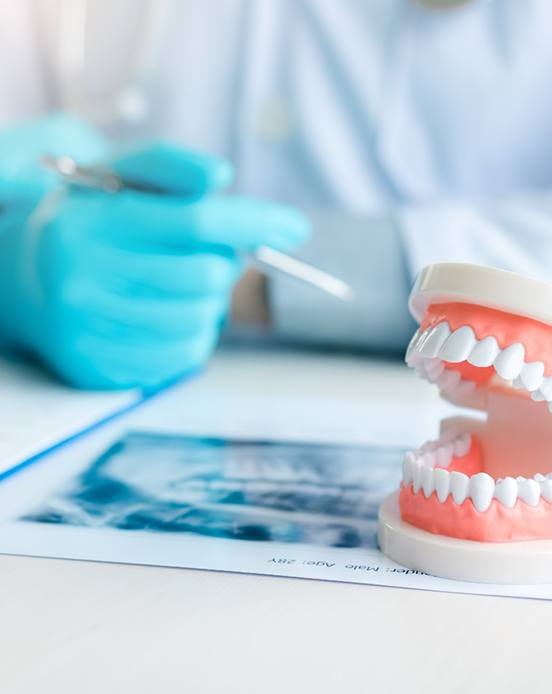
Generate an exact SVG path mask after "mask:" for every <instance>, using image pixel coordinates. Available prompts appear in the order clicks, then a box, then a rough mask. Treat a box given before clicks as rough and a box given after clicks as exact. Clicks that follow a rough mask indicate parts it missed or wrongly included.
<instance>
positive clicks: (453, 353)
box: [439, 325, 477, 364]
mask: <svg viewBox="0 0 552 694" xmlns="http://www.w3.org/2000/svg"><path fill="white" fill-rule="evenodd" d="M476 342H477V340H476V337H475V333H474V332H473V329H472V328H470V326H469V325H463V326H462V327H461V328H458V330H455V331H454V332H453V333H452V335H450V336H449V337H448V338H447V339H446V341H445V343H444V344H443V346H442V347H441V349H440V350H439V357H440V358H441V359H442V360H443V361H448V362H451V363H453V364H455V363H458V362H461V361H466V359H467V358H468V355H469V354H470V353H471V351H472V349H473V347H474V346H475V343H476Z"/></svg>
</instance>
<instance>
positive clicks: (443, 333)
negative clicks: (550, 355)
mask: <svg viewBox="0 0 552 694" xmlns="http://www.w3.org/2000/svg"><path fill="white" fill-rule="evenodd" d="M420 358H421V359H420ZM428 360H429V361H430V362H431V367H430V370H431V369H433V371H434V372H436V371H437V370H438V369H439V368H441V367H438V366H437V362H443V361H446V362H449V363H451V364H457V363H460V362H463V361H467V362H469V363H470V364H473V366H479V367H486V366H493V367H494V369H495V371H496V373H497V374H498V375H499V376H500V377H501V378H503V379H505V380H507V381H513V385H514V386H515V387H516V388H525V389H526V390H528V391H529V392H531V393H532V396H531V397H532V398H533V400H536V401H542V400H545V401H546V402H548V403H549V405H548V409H549V410H550V411H551V412H552V377H545V376H544V364H543V362H541V361H533V362H526V361H525V348H524V346H523V345H522V344H521V342H514V343H513V344H511V345H508V347H505V348H504V349H500V347H499V346H498V342H497V340H496V338H495V337H492V336H491V335H489V336H487V337H484V338H483V339H482V340H478V339H477V338H476V336H475V333H474V331H473V328H471V327H470V326H469V325H463V326H462V327H461V328H458V329H457V330H454V332H451V330H450V327H449V324H448V323H447V322H446V321H445V322H442V323H438V324H437V325H434V326H431V327H429V328H427V329H426V330H424V331H421V330H418V331H417V332H416V333H415V335H414V337H413V338H412V340H411V342H410V345H409V346H408V350H407V353H406V362H407V363H408V364H409V365H412V366H418V367H420V364H424V367H423V368H425V369H426V371H427V367H425V362H426V361H428ZM442 366H443V368H444V365H442ZM448 373H450V374H454V373H455V372H453V371H448V372H447V371H445V372H444V374H443V375H445V374H448ZM421 375H423V374H421ZM427 377H430V374H427ZM448 378H449V379H453V378H454V379H456V378H457V377H456V376H452V375H451V376H448ZM430 380H435V381H436V382H437V383H438V379H431V378H430ZM458 380H460V379H458ZM449 389H450V386H449Z"/></svg>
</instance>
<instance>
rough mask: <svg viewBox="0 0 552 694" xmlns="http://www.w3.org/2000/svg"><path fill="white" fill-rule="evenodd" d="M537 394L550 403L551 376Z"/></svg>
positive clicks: (551, 394) (545, 380)
mask: <svg viewBox="0 0 552 694" xmlns="http://www.w3.org/2000/svg"><path fill="white" fill-rule="evenodd" d="M537 393H540V394H541V395H542V396H543V399H544V400H547V401H548V402H550V401H551V400H552V377H551V376H549V377H548V378H545V379H544V380H543V382H542V383H541V385H540V388H539V389H538V391H537Z"/></svg>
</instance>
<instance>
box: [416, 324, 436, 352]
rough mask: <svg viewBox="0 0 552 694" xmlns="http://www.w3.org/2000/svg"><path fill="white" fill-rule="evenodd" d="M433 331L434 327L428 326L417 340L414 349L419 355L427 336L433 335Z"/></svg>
mask: <svg viewBox="0 0 552 694" xmlns="http://www.w3.org/2000/svg"><path fill="white" fill-rule="evenodd" d="M432 332H433V327H431V326H430V327H429V328H426V329H425V330H424V331H423V332H422V334H421V335H420V337H419V338H418V339H417V340H416V344H415V345H414V351H415V352H416V354H417V356H420V350H421V349H422V347H423V346H424V344H425V342H426V340H427V338H428V337H429V336H430V335H431V333H432Z"/></svg>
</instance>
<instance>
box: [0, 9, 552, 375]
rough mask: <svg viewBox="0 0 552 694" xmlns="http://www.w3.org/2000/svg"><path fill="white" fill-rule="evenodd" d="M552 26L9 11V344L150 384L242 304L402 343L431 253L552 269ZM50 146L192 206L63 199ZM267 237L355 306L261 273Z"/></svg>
mask: <svg viewBox="0 0 552 694" xmlns="http://www.w3.org/2000/svg"><path fill="white" fill-rule="evenodd" d="M551 19H552V6H551V5H550V3H549V2H547V1H546V0H527V1H526V2H520V0H464V1H461V0H457V1H454V0H423V1H422V0H387V1H386V2H379V1H378V0H341V1H339V2H338V1H336V0H225V1H224V2H218V1H217V0H181V1H178V0H109V1H108V0H88V1H86V0H20V2H18V3H13V2H10V1H9V0H0V128H1V129H0V289H1V290H2V293H1V294H0V339H2V341H3V342H4V343H5V344H7V345H11V346H16V347H21V348H24V349H26V350H29V351H30V352H32V353H34V354H36V355H37V356H38V357H39V358H41V359H42V360H43V361H44V362H45V363H46V364H48V365H49V366H50V367H51V368H53V369H54V370H55V371H56V372H57V373H58V374H59V375H60V376H62V377H63V378H65V379H66V380H68V381H70V382H71V383H74V384H75V385H78V386H81V387H91V388H95V387H127V386H134V385H138V386H154V385H157V384H159V383H161V382H163V381H165V380H167V379H170V378H173V377H175V376H177V375H178V374H180V373H184V372H186V371H187V370H189V369H191V368H196V367H198V366H200V365H201V364H203V363H204V362H205V361H206V360H207V359H208V357H209V355H210V354H211V352H212V350H213V349H214V347H215V345H216V343H217V340H218V336H219V332H220V330H221V328H222V326H223V325H224V324H225V322H226V320H227V315H228V312H229V310H230V300H231V297H233V307H232V311H233V316H234V320H235V321H236V322H237V323H241V322H248V321H251V322H253V323H256V324H268V325H269V326H270V329H271V331H272V332H273V333H274V334H275V335H278V336H281V337H282V338H284V339H288V340H293V341H296V342H301V343H310V344H320V345H331V346H340V347H348V348H353V347H354V348H364V349H372V350H384V351H388V352H399V351H400V350H401V349H403V347H404V345H405V343H406V341H407V339H408V337H409V335H410V333H411V330H412V325H411V319H410V318H409V316H408V313H407V308H406V303H407V296H408V290H409V287H410V284H411V282H412V280H413V277H414V274H415V273H416V271H417V270H418V269H419V268H420V267H421V266H423V265H426V264H428V263H431V262H435V261H439V260H457V261H469V262H478V263H485V264H490V265H495V266H499V267H503V268H506V269H512V270H517V271H519V272H522V273H525V274H529V275H532V276H535V277H539V278H541V279H545V280H546V279H548V278H549V276H550V267H552V265H551V262H552V235H551V231H550V225H551V222H552V192H551V189H552V156H551V154H550V153H549V152H548V144H549V143H550V142H552V137H551V135H552V96H549V90H548V88H547V87H548V74H549V72H550V67H552V44H551V43H550V40H549V36H548V30H547V27H548V26H549V22H550V20H551ZM46 152H48V153H53V154H68V155H71V156H73V157H74V158H75V159H76V160H77V161H78V162H80V163H101V164H106V163H107V164H109V166H111V167H113V168H114V169H115V170H116V171H118V172H120V173H123V174H125V175H128V176H129V177H133V178H138V179H144V180H152V181H153V182H155V183H158V184H159V185H163V186H164V187H166V188H168V189H169V190H170V191H171V192H173V193H174V195H171V196H167V197H163V199H160V198H159V197H157V196H156V197H154V196H147V195H141V194H137V193H125V194H121V195H117V196H109V195H108V194H105V193H100V192H93V191H82V190H81V191H78V190H71V191H65V192H63V193H59V194H58V192H56V191H57V188H58V187H57V182H56V181H55V180H54V179H53V178H52V176H51V175H49V174H48V173H47V172H45V171H43V170H42V169H41V167H40V164H39V159H40V156H41V155H42V154H44V153H46ZM309 226H310V228H311V234H310V238H309ZM263 244H267V245H270V246H273V247H275V248H279V249H283V250H286V251H293V252H294V253H296V254H297V255H298V256H299V257H301V258H304V259H306V260H308V261H309V262H312V263H313V264H315V265H318V266H320V267H321V268H323V269H325V270H327V271H329V272H332V273H333V274H335V275H337V276H338V277H341V278H342V279H344V280H346V281H347V282H349V283H350V284H351V285H352V286H353V288H354V290H355V293H356V299H355V301H354V302H352V303H351V304H342V303H339V302H336V301H335V300H332V299H331V298H329V297H327V296H325V295H324V294H321V293H320V292H317V291H316V290H315V289H313V288H311V287H308V286H300V285H299V284H297V283H295V282H293V281H292V280H288V279H285V278H271V279H270V280H265V279H264V277H263V276H262V275H260V274H259V273H257V272H255V271H248V272H247V273H246V274H245V275H244V274H243V273H244V269H245V268H244V261H243V254H244V253H248V252H250V251H252V250H254V249H255V248H256V247H258V246H259V245H263ZM301 244H303V245H301ZM240 277H241V279H240ZM238 280H239V281H238Z"/></svg>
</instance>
